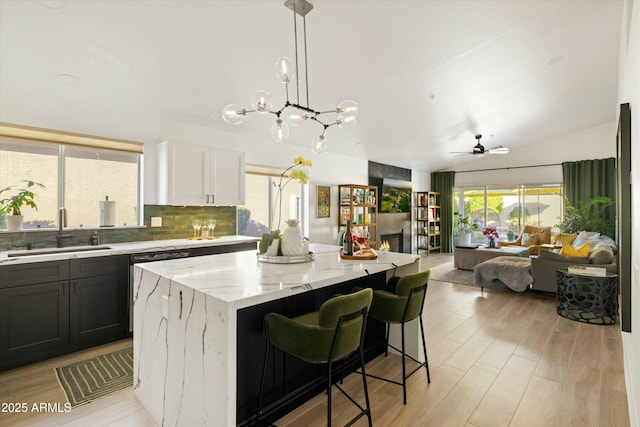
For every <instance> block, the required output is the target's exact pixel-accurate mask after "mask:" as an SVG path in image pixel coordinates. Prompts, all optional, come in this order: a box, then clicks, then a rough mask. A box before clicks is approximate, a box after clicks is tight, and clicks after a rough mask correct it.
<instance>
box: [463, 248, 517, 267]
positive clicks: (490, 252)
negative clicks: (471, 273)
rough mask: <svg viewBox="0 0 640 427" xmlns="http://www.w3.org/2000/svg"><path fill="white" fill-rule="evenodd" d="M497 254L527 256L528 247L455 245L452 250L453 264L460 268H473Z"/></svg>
mask: <svg viewBox="0 0 640 427" xmlns="http://www.w3.org/2000/svg"><path fill="white" fill-rule="evenodd" d="M499 256H519V257H527V258H528V257H529V248H526V247H521V246H504V247H501V248H489V247H486V246H478V247H477V248H475V249H474V248H472V247H461V246H456V248H455V250H454V251H453V266H454V267H455V268H459V269H461V270H473V267H475V266H476V265H478V264H480V263H481V262H484V261H486V260H488V259H491V258H495V257H499Z"/></svg>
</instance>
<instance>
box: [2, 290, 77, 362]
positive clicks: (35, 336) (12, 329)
mask: <svg viewBox="0 0 640 427" xmlns="http://www.w3.org/2000/svg"><path fill="white" fill-rule="evenodd" d="M68 345H69V282H68V281H58V282H51V283H42V284H35V285H24V286H18V287H12V288H2V289H0V370H4V369H9V368H11V367H14V366H19V365H24V364H27V363H32V362H35V361H38V360H42V359H46V358H48V357H53V356H56V355H58V354H61V349H63V348H65V347H67V346H68Z"/></svg>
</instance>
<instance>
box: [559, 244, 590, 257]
mask: <svg viewBox="0 0 640 427" xmlns="http://www.w3.org/2000/svg"><path fill="white" fill-rule="evenodd" d="M560 255H564V256H574V257H581V258H586V257H588V256H589V244H588V243H585V244H584V245H582V246H580V247H579V248H574V247H573V246H572V245H571V243H567V242H564V243H563V244H562V249H560Z"/></svg>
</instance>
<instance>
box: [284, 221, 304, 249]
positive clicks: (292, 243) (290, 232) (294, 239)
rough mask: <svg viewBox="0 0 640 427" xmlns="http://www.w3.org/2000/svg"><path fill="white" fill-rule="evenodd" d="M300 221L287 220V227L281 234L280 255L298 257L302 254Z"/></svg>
mask: <svg viewBox="0 0 640 427" xmlns="http://www.w3.org/2000/svg"><path fill="white" fill-rule="evenodd" d="M299 223H300V221H297V220H292V219H290V220H288V221H287V225H288V227H287V228H286V229H285V230H284V232H283V233H282V246H281V250H282V255H289V256H298V255H302V254H303V244H302V231H301V230H300V227H299V226H298V224H299Z"/></svg>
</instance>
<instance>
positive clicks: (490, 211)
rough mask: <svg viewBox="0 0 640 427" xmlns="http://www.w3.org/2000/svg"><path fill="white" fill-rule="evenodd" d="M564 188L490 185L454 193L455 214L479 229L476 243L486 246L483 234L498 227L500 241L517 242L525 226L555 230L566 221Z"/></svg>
mask: <svg viewBox="0 0 640 427" xmlns="http://www.w3.org/2000/svg"><path fill="white" fill-rule="evenodd" d="M563 211H564V207H563V197H562V185H561V184H553V185H506V186H505V185H499V186H498V185H486V186H480V187H464V188H456V189H454V212H459V213H460V214H463V215H464V216H465V217H468V218H469V220H470V222H471V223H472V224H475V225H476V227H475V228H476V229H477V230H476V231H475V232H474V235H473V237H472V241H473V242H474V243H484V241H485V238H484V235H483V234H482V230H483V229H484V228H485V227H495V228H496V230H497V231H498V235H499V236H500V237H499V238H500V240H509V241H510V240H514V239H515V238H517V236H518V235H519V234H520V232H521V231H522V229H523V228H524V226H525V225H534V226H536V227H554V226H555V225H556V224H558V223H560V221H561V220H562V212H563Z"/></svg>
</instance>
